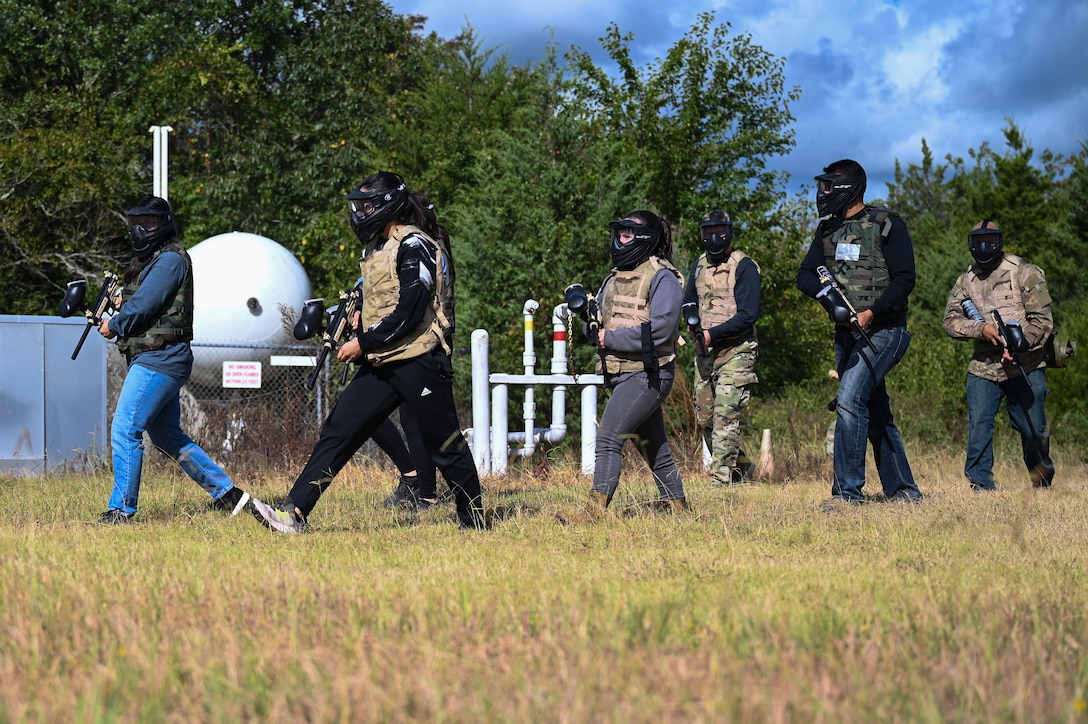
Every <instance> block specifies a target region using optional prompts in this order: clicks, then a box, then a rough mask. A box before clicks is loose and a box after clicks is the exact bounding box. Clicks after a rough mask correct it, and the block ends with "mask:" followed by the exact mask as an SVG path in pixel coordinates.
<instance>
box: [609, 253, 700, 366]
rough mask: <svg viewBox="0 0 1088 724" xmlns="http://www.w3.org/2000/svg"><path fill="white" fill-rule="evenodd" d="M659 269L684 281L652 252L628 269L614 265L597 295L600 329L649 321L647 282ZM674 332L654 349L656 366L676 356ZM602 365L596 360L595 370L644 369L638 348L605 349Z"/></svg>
mask: <svg viewBox="0 0 1088 724" xmlns="http://www.w3.org/2000/svg"><path fill="white" fill-rule="evenodd" d="M662 269H668V270H669V271H670V272H672V273H673V274H674V275H675V276H676V279H677V280H678V281H679V282H680V284H681V285H683V283H684V281H683V277H682V276H681V275H680V272H679V271H677V269H676V267H674V266H673V265H672V264H671V263H670V262H669V261H668V260H667V259H662V258H660V257H656V256H651V257H650V258H649V259H647V260H646V261H644V262H642V263H641V264H639V265H638V266H637V267H635V268H634V269H631V270H629V271H620V270H618V269H613V270H612V274H610V275H609V276H608V277H607V278H606V279H605V280H604V283H603V284H601V291H600V292H598V294H597V299H599V300H600V303H601V327H602V328H603V329H623V328H626V327H639V326H641V325H642V324H643V323H649V321H650V284H651V283H652V282H653V278H654V276H655V275H656V274H657V273H658V272H659V271H661V270H662ZM676 336H677V332H675V331H674V332H673V334H672V335H670V336H669V339H668V340H667V341H666V342H665V343H664V344H660V345H657V346H656V347H654V349H653V355H654V358H655V359H656V360H657V366H658V367H660V366H662V365H664V364H667V363H669V362H671V361H673V360H674V359H676ZM603 362H604V363H603V365H602V363H601V361H600V360H598V362H597V373H598V374H600V373H601V371H602V370H603V371H605V372H608V373H609V374H617V373H620V372H639V371H642V370H644V369H646V365H645V363H644V362H643V357H642V353H641V352H616V351H614V350H605V354H604V360H603Z"/></svg>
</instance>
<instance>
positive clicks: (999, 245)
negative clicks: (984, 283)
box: [967, 219, 1005, 272]
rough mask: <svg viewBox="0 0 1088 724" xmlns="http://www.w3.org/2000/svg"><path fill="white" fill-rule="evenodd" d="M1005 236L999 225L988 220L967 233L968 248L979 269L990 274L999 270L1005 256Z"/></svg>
mask: <svg viewBox="0 0 1088 724" xmlns="http://www.w3.org/2000/svg"><path fill="white" fill-rule="evenodd" d="M1004 246H1005V235H1004V233H1003V232H1002V231H1001V229H999V228H997V224H995V223H994V222H992V221H990V220H989V219H986V220H985V221H982V222H980V223H978V224H975V228H973V229H971V231H969V232H967V248H968V249H969V250H970V252H971V256H972V257H973V258H974V260H975V263H976V264H977V265H978V268H979V269H980V270H981V271H984V272H990V271H993V270H994V269H996V268H997V265H998V264H1000V263H1001V259H1002V257H1004V256H1005V252H1004V251H1003V248H1004Z"/></svg>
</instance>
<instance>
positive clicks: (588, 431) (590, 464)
mask: <svg viewBox="0 0 1088 724" xmlns="http://www.w3.org/2000/svg"><path fill="white" fill-rule="evenodd" d="M596 457H597V386H596V385H586V386H585V387H583V388H582V474H583V475H589V476H592V475H593V470H594V468H595V467H596V462H597V461H596Z"/></svg>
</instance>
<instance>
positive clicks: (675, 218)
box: [0, 0, 1088, 435]
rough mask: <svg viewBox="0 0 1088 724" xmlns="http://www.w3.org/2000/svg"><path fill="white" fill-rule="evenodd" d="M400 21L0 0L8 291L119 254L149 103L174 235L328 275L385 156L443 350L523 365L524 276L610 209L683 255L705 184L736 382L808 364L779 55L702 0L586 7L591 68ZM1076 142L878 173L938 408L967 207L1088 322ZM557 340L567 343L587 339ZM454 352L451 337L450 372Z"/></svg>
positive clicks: (23, 296) (336, 276) (821, 332)
mask: <svg viewBox="0 0 1088 724" xmlns="http://www.w3.org/2000/svg"><path fill="white" fill-rule="evenodd" d="M422 28H423V18H421V17H418V16H403V15H398V14H396V13H394V12H392V10H391V9H390V8H389V7H388V6H387V5H385V4H384V3H382V2H380V1H379V0H356V1H346V0H288V1H286V2H281V3H268V2H264V1H263V0H190V1H189V2H186V3H160V2H153V1H152V0H122V1H120V2H117V1H116V0H111V1H110V2H106V0H80V1H79V2H76V1H75V0H53V1H50V2H47V1H46V0H29V1H26V0H21V1H18V2H17V1H16V0H0V94H2V96H0V97H2V101H3V102H2V110H0V115H2V121H3V123H2V125H0V200H2V201H0V247H2V249H3V256H2V259H0V302H2V305H3V309H4V310H5V312H6V313H14V314H52V313H54V310H55V308H56V303H57V300H58V299H59V297H60V295H61V294H62V290H63V288H64V285H65V283H66V282H67V281H68V280H70V279H73V278H78V277H86V278H89V279H92V280H95V279H98V278H100V276H101V273H102V271H103V270H104V269H116V268H118V267H119V266H121V265H122V264H124V263H125V261H126V260H127V258H128V255H129V253H128V246H127V241H126V239H125V237H124V227H123V220H122V214H123V211H124V209H125V208H127V207H128V206H130V205H131V204H132V203H133V202H134V201H135V200H137V199H138V198H139V197H140V196H142V195H144V194H146V193H148V192H149V190H150V188H151V174H152V168H151V162H152V158H151V156H152V154H151V140H150V135H149V133H148V128H149V126H151V125H169V126H172V127H173V135H172V138H171V150H170V165H169V169H168V173H169V180H170V198H171V202H172V203H174V204H175V206H176V208H177V210H178V216H179V219H180V223H181V226H182V231H183V235H184V240H185V241H186V242H187V243H188V244H190V245H192V244H195V243H197V242H198V241H200V240H202V239H204V238H207V237H209V236H212V235H214V234H218V233H222V232H226V231H231V230H244V231H249V232H253V233H257V234H262V235H265V236H268V237H270V238H272V239H275V240H276V241H278V242H279V243H281V244H283V245H284V246H285V247H287V248H288V249H289V250H291V251H292V252H293V253H294V254H295V255H296V256H297V257H298V258H299V259H300V260H301V261H302V263H303V265H304V267H305V268H306V270H307V272H308V274H309V275H310V278H311V280H312V281H313V283H314V288H315V293H316V294H319V295H323V296H325V297H326V298H329V297H333V296H335V294H336V292H337V291H338V290H339V289H341V288H346V287H347V286H349V285H350V284H351V283H352V281H353V280H354V279H355V278H356V277H357V275H358V270H357V257H358V252H359V250H358V248H357V242H356V240H355V239H354V237H353V235H352V234H351V231H350V229H349V227H348V224H347V220H346V212H345V208H344V203H343V201H342V200H341V197H342V196H343V194H344V193H345V192H346V191H347V190H348V189H349V188H350V187H351V185H352V184H353V183H355V182H357V181H358V180H360V179H361V178H363V177H364V176H366V175H367V174H369V173H371V172H374V171H376V170H394V171H397V172H398V173H401V174H402V175H403V176H404V177H405V178H406V179H407V180H408V183H409V185H410V186H411V187H412V188H414V189H417V190H420V191H423V192H424V193H426V194H427V195H428V196H429V197H430V198H431V199H432V200H433V201H434V202H435V204H436V207H437V209H438V212H439V217H440V219H441V220H442V221H443V223H445V224H446V226H447V227H448V228H449V230H450V232H451V237H452V244H453V254H454V257H455V259H456V262H457V268H458V279H457V291H458V300H457V302H458V306H457V338H456V340H455V342H456V344H457V346H458V347H459V348H462V349H467V347H468V337H469V335H470V333H471V331H472V330H473V329H476V328H484V329H488V330H489V331H490V332H491V347H492V360H493V361H492V366H493V368H494V369H518V368H519V367H520V364H521V362H520V359H521V357H520V355H521V351H522V350H521V331H520V330H521V328H520V324H519V323H518V322H519V320H520V310H521V306H522V304H523V303H524V301H525V299H528V298H533V299H536V300H538V301H539V302H540V303H541V308H542V309H543V310H550V309H551V307H552V306H554V304H557V303H559V302H560V301H562V290H563V288H564V287H565V286H566V285H568V284H570V283H571V282H575V281H580V282H582V283H584V284H586V285H587V286H588V287H593V286H596V284H597V283H599V281H600V280H601V279H602V278H603V277H604V275H605V274H606V273H607V267H608V253H607V247H606V244H607V241H606V234H607V222H608V221H610V220H612V219H614V218H617V217H620V216H622V215H624V214H626V213H627V212H629V211H631V210H634V209H636V208H649V209H652V210H654V211H656V212H657V213H660V214H661V215H663V216H664V217H665V218H666V219H668V220H669V221H670V222H671V224H672V225H673V229H674V237H675V249H676V251H675V260H676V262H677V264H678V266H680V267H681V268H682V269H685V270H686V268H687V266H688V265H689V264H690V262H691V261H693V260H694V259H695V257H696V256H697V254H698V252H699V245H698V222H699V220H700V219H701V217H702V215H703V214H704V213H706V212H707V211H709V210H710V209H711V208H715V207H720V208H723V209H725V210H726V211H728V212H729V213H730V215H731V216H732V217H733V219H734V221H735V223H736V224H737V226H738V237H737V242H736V243H737V246H739V247H740V248H743V249H744V250H745V251H746V252H747V253H748V254H749V255H751V256H753V257H754V258H755V259H756V260H757V261H758V262H759V263H760V265H761V267H762V270H763V279H764V290H763V294H764V305H763V314H762V316H761V319H760V340H761V347H762V349H763V350H764V354H763V355H762V356H761V358H760V361H759V375H760V378H761V385H760V388H759V393H758V394H759V395H761V396H774V395H779V394H784V393H788V392H789V390H791V389H793V388H795V387H797V386H804V385H806V384H808V383H810V382H811V381H812V380H815V379H820V378H822V377H823V375H824V374H825V371H826V368H827V365H828V364H829V360H830V343H829V341H828V339H829V336H830V335H829V333H828V329H827V328H826V327H825V326H824V324H823V319H822V317H821V315H822V312H820V311H819V310H818V307H817V306H816V305H815V304H814V303H812V302H810V300H807V299H804V298H802V297H801V295H800V294H799V293H798V292H796V290H795V288H794V284H793V281H794V276H795V274H796V268H797V263H798V262H799V259H800V256H801V254H802V250H803V249H804V248H805V247H806V246H807V244H808V242H809V240H810V239H811V234H812V232H813V229H814V222H815V218H814V217H815V210H814V208H813V206H814V205H813V204H812V203H810V201H811V199H809V198H803V197H790V196H789V195H788V194H787V192H786V190H785V188H786V182H787V179H786V178H785V176H784V174H783V173H782V172H780V171H774V170H771V169H770V168H769V162H770V161H771V160H772V159H773V158H775V157H777V156H780V155H783V154H787V153H789V152H790V150H791V149H792V148H793V146H794V134H793V131H792V128H791V124H792V123H793V121H794V118H793V116H792V114H791V111H790V107H791V104H792V103H794V102H795V101H796V100H797V99H798V98H799V97H800V93H801V92H802V89H800V88H795V87H794V88H791V87H787V85H786V83H785V78H784V73H783V71H784V67H785V59H783V58H780V57H775V56H773V55H771V54H769V53H767V52H766V51H765V50H763V49H762V48H761V47H759V46H758V45H756V44H755V43H753V42H752V38H751V36H750V35H748V34H746V33H744V32H737V31H735V30H734V29H733V28H732V27H731V26H730V24H729V23H722V22H718V21H717V20H716V18H715V16H714V15H713V14H712V13H704V14H702V15H700V16H699V17H698V18H697V20H696V21H695V23H694V24H693V25H692V27H691V28H690V29H689V30H688V32H687V33H686V34H685V35H684V37H682V38H681V39H680V40H678V41H677V42H676V43H675V45H673V46H672V47H671V48H669V49H668V51H667V52H666V53H665V54H664V56H663V57H662V58H660V59H657V60H655V61H653V62H651V63H649V64H646V65H641V66H640V65H638V64H636V63H635V62H634V61H633V60H632V58H631V55H630V47H631V43H632V41H633V38H632V37H631V35H630V34H627V33H625V32H624V31H623V30H622V29H621V28H620V27H619V26H618V25H614V24H613V25H611V26H609V27H608V28H607V29H605V31H604V35H603V36H602V38H601V40H600V42H601V46H602V48H603V49H604V51H605V52H606V55H607V59H608V61H607V62H608V67H607V68H606V67H605V66H603V65H601V64H600V63H598V62H596V61H594V60H593V58H592V56H591V55H590V54H589V53H588V52H587V51H585V50H583V49H580V48H577V47H572V48H569V49H560V48H558V47H556V46H555V44H554V43H553V44H551V45H549V46H548V47H547V48H546V49H545V51H544V52H543V54H542V57H541V58H540V59H539V60H538V61H533V62H530V63H526V64H522V65H518V64H513V63H511V62H510V60H509V58H508V57H507V55H506V54H504V53H501V52H499V51H498V50H497V49H495V48H487V47H484V46H483V45H482V44H481V42H480V41H479V39H478V38H477V36H476V34H475V32H474V30H473V29H472V28H471V26H466V27H465V28H463V30H462V32H461V33H460V34H459V35H458V36H457V37H455V38H452V39H448V38H441V37H438V36H437V35H435V34H433V33H432V34H429V35H427V34H424V33H423V31H422ZM1084 150H1085V149H1083V148H1082V150H1081V151H1082V152H1081V153H1080V154H1079V155H1077V156H1075V157H1073V158H1062V157H1059V156H1057V155H1056V154H1053V153H1051V152H1049V151H1044V152H1042V153H1040V154H1039V156H1038V158H1036V157H1035V153H1034V150H1033V149H1032V148H1031V147H1030V144H1029V143H1028V142H1027V140H1026V138H1025V136H1024V135H1023V132H1022V131H1021V129H1019V128H1018V127H1017V126H1016V125H1015V124H1014V123H1012V122H1011V121H1009V123H1008V125H1007V126H1006V130H1005V139H1004V144H1003V149H1002V150H1001V151H998V150H995V149H993V148H991V147H990V146H989V145H983V146H982V147H981V148H979V149H972V150H971V151H969V152H968V157H967V158H966V159H963V158H958V157H954V156H951V155H949V156H946V157H945V160H944V162H943V163H937V162H935V161H934V158H933V154H932V153H931V151H930V149H928V147H926V146H925V144H924V143H923V162H922V163H921V164H920V165H911V166H909V167H908V168H906V169H902V168H898V169H897V173H896V180H895V183H894V184H892V185H891V186H890V192H889V197H890V198H889V199H888V203H889V205H890V206H891V208H893V209H894V210H896V211H898V212H899V213H900V214H902V215H903V217H904V219H905V220H906V221H907V223H908V225H909V227H910V228H911V231H912V235H913V237H914V241H915V245H916V252H917V256H918V279H919V286H918V289H917V290H916V292H915V293H914V295H913V296H912V301H911V303H912V308H913V309H914V310H915V311H914V313H913V317H912V319H913V320H914V321H913V322H912V328H913V331H914V332H915V336H916V341H915V343H914V344H913V346H912V351H911V353H910V354H908V356H907V359H906V361H905V362H904V365H903V366H904V368H905V369H906V370H907V374H903V373H899V374H900V376H901V377H903V378H904V382H903V392H904V393H905V394H908V395H911V396H919V397H920V398H923V399H924V398H932V397H934V396H936V397H937V398H939V399H942V400H945V401H947V402H948V403H949V404H951V405H953V407H952V408H951V409H960V410H962V408H963V405H962V402H960V403H959V407H955V404H956V402H955V401H956V400H957V399H958V398H962V382H963V375H964V370H965V368H966V360H967V356H968V354H969V350H967V349H966V348H967V347H969V345H962V344H960V345H954V344H952V343H951V341H950V340H947V338H945V337H944V335H943V332H942V331H941V330H940V314H941V312H943V305H944V301H945V298H946V297H947V294H948V291H949V290H950V289H951V286H952V282H953V281H954V279H955V276H956V274H958V273H959V271H962V269H963V268H965V267H966V264H967V262H968V261H969V257H968V255H967V251H966V241H965V238H966V236H965V235H966V232H967V230H968V229H969V228H970V227H971V226H972V225H973V224H974V223H975V222H976V221H978V220H980V219H981V218H983V217H986V218H991V219H994V220H995V221H997V222H998V223H999V224H1000V225H1001V226H1002V227H1003V228H1005V229H1006V239H1007V246H1008V248H1009V249H1010V250H1011V251H1014V252H1015V253H1020V254H1022V255H1024V256H1026V257H1027V258H1029V259H1030V260H1032V261H1034V262H1036V263H1038V264H1040V265H1041V266H1042V267H1043V268H1044V269H1045V270H1046V271H1047V273H1048V280H1049V281H1050V284H1051V288H1052V291H1053V293H1054V295H1055V297H1056V298H1057V299H1058V300H1059V305H1058V306H1059V309H1060V311H1059V316H1060V320H1061V322H1062V324H1063V326H1064V328H1065V329H1066V330H1068V331H1069V332H1070V333H1071V336H1073V337H1075V338H1076V337H1077V336H1078V333H1079V336H1080V338H1082V339H1083V338H1086V335H1085V334H1084V329H1083V326H1082V325H1083V323H1082V322H1080V321H1079V320H1081V319H1084V317H1085V315H1084V314H1081V312H1082V311H1083V302H1082V301H1081V300H1083V299H1084V298H1085V295H1084V294H1083V292H1084V289H1083V286H1084V284H1085V282H1084V274H1082V273H1080V270H1079V268H1078V264H1077V262H1078V260H1079V256H1080V255H1081V254H1083V252H1084V250H1085V249H1086V246H1085V234H1086V233H1088V225H1086V224H1085V223H1084V222H1085V219H1084V217H1085V215H1086V214H1088V211H1086V210H1085V204H1084V199H1085V191H1084V186H1085V183H1086V181H1085V178H1086V176H1085V153H1084ZM862 155H863V154H860V153H859V160H861V161H862V162H863V163H864V162H865V159H864V158H860V156H862ZM829 160H831V159H829ZM685 355H688V357H687V358H686V359H685V358H682V360H681V361H682V363H683V364H689V363H690V347H689V348H688V349H687V351H686V352H685ZM575 356H576V364H577V365H578V366H579V368H580V369H587V368H588V367H589V366H590V365H591V360H592V351H591V350H589V349H586V348H578V349H576V350H575ZM467 357H468V355H467V354H458V356H457V357H456V358H455V359H456V360H457V365H458V369H459V370H460V372H459V374H460V373H462V372H463V375H464V376H463V379H467V374H468V373H467V369H468V367H467V365H468V360H467ZM1051 384H1052V388H1054V390H1055V392H1056V393H1057V394H1055V398H1056V406H1057V407H1058V408H1059V415H1064V416H1065V417H1064V419H1065V420H1066V421H1067V422H1070V423H1072V424H1073V427H1075V428H1076V429H1079V430H1088V420H1086V419H1085V417H1084V415H1083V413H1078V412H1077V411H1076V410H1075V409H1074V406H1073V405H1072V404H1070V405H1068V406H1067V407H1063V406H1062V403H1061V402H1060V399H1062V398H1066V397H1068V398H1069V399H1074V398H1072V397H1071V396H1072V395H1076V396H1077V397H1076V398H1075V399H1082V397H1083V393H1084V392H1085V391H1086V390H1085V389H1084V388H1085V386H1086V383H1085V381H1084V375H1083V374H1081V373H1080V372H1079V371H1078V370H1077V369H1076V367H1071V368H1070V369H1069V370H1067V371H1064V372H1062V373H1056V374H1055V375H1053V376H1052V383H1051ZM460 387H461V388H462V391H463V393H464V394H466V395H467V385H460ZM952 424H953V423H952V422H951V421H949V422H947V423H941V422H939V421H937V422H934V423H933V425H934V428H935V429H934V430H932V432H933V433H934V434H935V435H937V434H942V433H943V432H945V431H946V428H947V427H948V426H950V425H952ZM923 432H924V433H928V432H929V431H923Z"/></svg>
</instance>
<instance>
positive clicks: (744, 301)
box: [684, 257, 762, 346]
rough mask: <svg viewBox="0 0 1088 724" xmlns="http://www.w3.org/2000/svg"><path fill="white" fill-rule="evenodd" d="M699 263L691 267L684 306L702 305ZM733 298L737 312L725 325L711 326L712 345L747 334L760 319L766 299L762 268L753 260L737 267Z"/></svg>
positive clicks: (746, 259) (748, 259)
mask: <svg viewBox="0 0 1088 724" xmlns="http://www.w3.org/2000/svg"><path fill="white" fill-rule="evenodd" d="M698 266H699V260H698V259H696V260H695V263H693V264H692V265H691V271H690V272H688V283H687V285H686V287H685V289H684V303H685V304H686V303H688V302H695V303H698V302H699V291H698V289H696V285H695V271H696V269H697V268H698ZM733 298H734V299H735V300H736V302H737V313H736V314H734V315H733V316H732V317H730V318H729V319H727V320H725V321H724V322H722V323H721V324H716V325H714V326H713V327H710V328H709V329H708V330H707V331H709V332H710V344H711V345H712V346H717V345H720V344H722V343H723V342H725V341H726V340H729V339H732V338H733V337H736V336H737V335H739V334H744V333H747V332H748V330H749V329H751V327H752V325H754V324H755V323H756V320H757V319H759V305H760V303H761V300H762V280H761V278H760V274H759V268H758V267H757V266H756V263H755V262H754V261H752V259H750V258H747V257H746V258H744V259H742V260H741V262H740V264H738V265H737V276H736V278H735V280H734V282H733Z"/></svg>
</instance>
